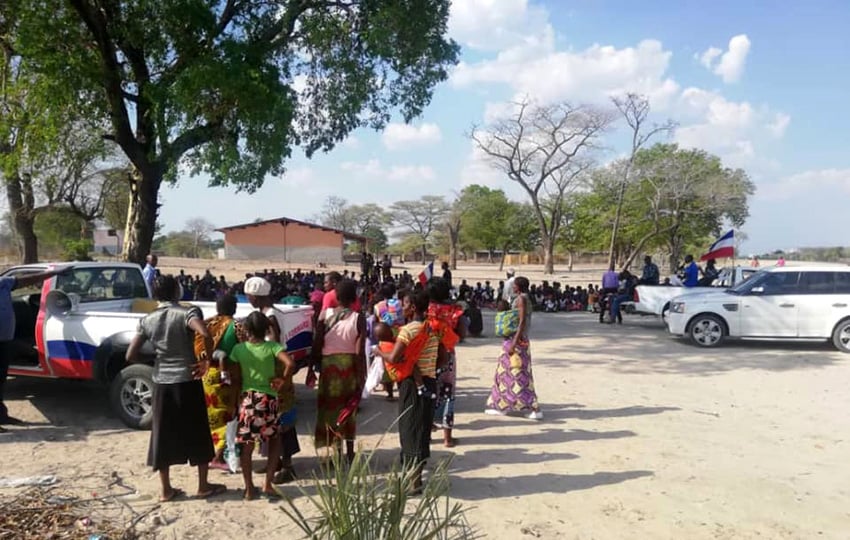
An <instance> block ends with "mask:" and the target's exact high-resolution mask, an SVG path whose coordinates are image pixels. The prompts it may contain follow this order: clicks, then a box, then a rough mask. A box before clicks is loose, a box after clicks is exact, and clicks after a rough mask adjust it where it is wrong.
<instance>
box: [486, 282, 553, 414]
mask: <svg viewBox="0 0 850 540" xmlns="http://www.w3.org/2000/svg"><path fill="white" fill-rule="evenodd" d="M513 287H514V291H513V293H514V294H513V296H514V299H513V302H512V303H511V308H512V309H515V310H516V311H517V312H518V313H519V327H518V328H517V331H516V333H514V334H513V335H512V336H509V337H507V338H505V341H504V342H503V343H502V354H501V355H500V356H499V364H498V366H496V376H495V378H494V381H493V388H492V390H490V396H489V397H488V398H487V409H486V410H485V411H484V412H485V413H487V414H494V415H506V414H508V413H510V412H526V418H530V419H532V420H542V419H543V413H542V412H541V411H540V404H539V403H538V402H537V392H535V391H534V376H533V375H532V372H531V352H530V351H531V344H530V342H529V340H528V332H529V329H530V328H531V300H530V299H529V297H528V278H525V277H517V278H516V279H515V280H514V283H513Z"/></svg>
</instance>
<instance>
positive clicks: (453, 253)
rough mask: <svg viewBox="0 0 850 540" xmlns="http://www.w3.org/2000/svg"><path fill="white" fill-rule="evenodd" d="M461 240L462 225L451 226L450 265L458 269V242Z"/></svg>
mask: <svg viewBox="0 0 850 540" xmlns="http://www.w3.org/2000/svg"><path fill="white" fill-rule="evenodd" d="M459 241H460V227H456V228H452V227H449V266H450V267H451V269H452V270H457V244H458V242H459Z"/></svg>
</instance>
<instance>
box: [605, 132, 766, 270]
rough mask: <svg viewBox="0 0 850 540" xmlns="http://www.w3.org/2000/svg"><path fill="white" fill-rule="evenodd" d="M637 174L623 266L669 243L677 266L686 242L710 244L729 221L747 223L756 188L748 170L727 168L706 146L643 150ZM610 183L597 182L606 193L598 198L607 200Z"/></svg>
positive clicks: (627, 204)
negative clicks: (647, 251) (711, 239)
mask: <svg viewBox="0 0 850 540" xmlns="http://www.w3.org/2000/svg"><path fill="white" fill-rule="evenodd" d="M621 166H622V164H620V163H616V162H615V163H614V164H612V165H610V167H611V168H616V167H621ZM633 174H634V175H635V176H634V180H633V181H632V182H631V183H630V185H629V186H628V188H627V190H626V196H625V198H624V204H623V208H622V223H623V228H622V229H621V235H620V238H621V240H622V243H621V244H620V247H619V249H622V250H623V251H624V252H627V253H628V255H626V256H625V257H624V260H623V262H622V267H623V268H628V267H629V266H630V265H631V263H632V262H633V261H634V259H635V258H636V257H638V256H639V255H640V254H641V253H643V252H644V251H645V250H647V249H651V248H653V247H666V248H667V249H668V251H669V252H670V254H671V259H670V266H671V270H674V269H675V267H676V266H677V264H678V261H679V260H680V258H681V256H682V255H683V253H682V251H683V250H684V248H685V247H687V246H692V245H705V243H706V241H707V239H709V238H712V237H715V236H716V235H717V234H718V233H720V231H721V229H722V228H723V227H725V226H727V225H728V224H731V225H732V226H735V227H739V226H741V225H742V224H743V223H744V222H745V221H746V219H747V217H748V215H749V211H748V199H749V196H750V195H752V194H753V193H754V191H755V187H754V185H753V183H752V181H751V180H750V179H749V177H748V176H747V174H746V173H745V172H744V171H742V170H740V169H729V168H726V167H724V166H723V164H722V162H721V160H720V158H718V157H716V156H713V155H711V154H708V153H707V152H705V151H702V150H695V149H680V148H679V147H678V146H677V145H674V144H656V145H655V146H653V147H651V148H648V149H644V150H641V151H640V152H638V153H637V155H636V158H635V162H634V172H633ZM610 188H611V185H610V184H606V183H605V182H604V180H603V181H597V183H596V184H595V185H594V189H599V190H600V191H601V192H602V194H598V195H601V196H600V197H598V199H597V200H602V201H604V200H605V198H604V195H603V194H604V193H610ZM615 249H618V248H616V247H615Z"/></svg>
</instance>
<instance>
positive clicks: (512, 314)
mask: <svg viewBox="0 0 850 540" xmlns="http://www.w3.org/2000/svg"><path fill="white" fill-rule="evenodd" d="M517 330H519V310H516V309H509V310H507V311H499V312H498V313H496V335H497V336H499V337H510V336H512V335H514V334H516V332H517Z"/></svg>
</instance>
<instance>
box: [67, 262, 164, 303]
mask: <svg viewBox="0 0 850 540" xmlns="http://www.w3.org/2000/svg"><path fill="white" fill-rule="evenodd" d="M56 289H58V290H60V291H62V292H64V293H66V294H76V295H79V297H80V302H82V303H87V302H104V301H108V300H125V299H130V298H147V296H148V294H147V288H146V287H145V282H144V280H143V279H142V275H141V274H140V273H139V271H138V270H134V269H132V268H110V267H106V268H103V267H88V268H86V267H83V268H75V269H74V271H73V272H71V274H70V275H60V276H58V277H57V278H56Z"/></svg>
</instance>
